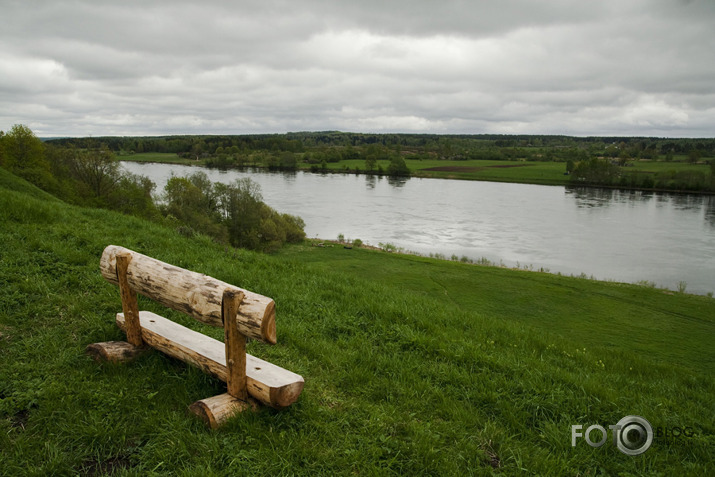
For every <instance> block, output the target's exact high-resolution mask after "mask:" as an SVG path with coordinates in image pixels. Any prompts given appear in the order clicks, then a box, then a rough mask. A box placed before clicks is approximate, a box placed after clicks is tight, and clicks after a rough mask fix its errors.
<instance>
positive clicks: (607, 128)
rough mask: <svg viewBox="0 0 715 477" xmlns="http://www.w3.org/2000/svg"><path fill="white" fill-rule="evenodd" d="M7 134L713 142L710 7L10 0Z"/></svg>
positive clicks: (687, 1) (4, 40)
mask: <svg viewBox="0 0 715 477" xmlns="http://www.w3.org/2000/svg"><path fill="white" fill-rule="evenodd" d="M0 14H1V15H2V19H3V21H2V28H1V29H0V129H4V130H7V129H9V128H10V127H11V126H12V125H13V124H17V123H20V124H25V125H27V126H29V127H30V128H32V130H33V131H34V132H35V133H36V134H37V135H38V136H89V135H93V136H100V135H163V134H200V133H209V134H246V133H261V132H268V133H270V132H287V131H316V130H341V131H355V132H429V133H475V134H478V133H505V134H511V133H519V134H570V135H629V136H630V135H645V136H674V137H713V136H715V0H598V1H590V0H588V1H587V0H538V1H537V0H498V1H497V0H472V1H466V0H463V1H456V0H455V1H453V0H435V1H427V0H380V1H376V0H360V1H356V0H351V1H320V0H286V1H279V0H256V1H244V0H241V1H228V0H227V1H213V0H201V1H181V0H171V1H152V0H139V1H134V0H122V1H100V0H86V1H82V0H75V1H65V0H49V1H44V0H18V1H12V0H0Z"/></svg>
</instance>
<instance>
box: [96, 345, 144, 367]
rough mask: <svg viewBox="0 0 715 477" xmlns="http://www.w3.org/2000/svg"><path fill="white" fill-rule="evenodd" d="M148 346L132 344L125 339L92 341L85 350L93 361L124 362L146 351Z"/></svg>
mask: <svg viewBox="0 0 715 477" xmlns="http://www.w3.org/2000/svg"><path fill="white" fill-rule="evenodd" d="M148 350H149V348H146V347H144V346H141V347H140V346H134V345H133V344H131V343H127V342H126V341H105V342H103V343H92V344H90V345H88V346H87V349H86V350H85V352H86V353H87V354H88V355H89V356H91V357H92V359H94V360H95V361H99V362H101V361H109V362H111V363H126V362H129V361H132V360H133V359H135V358H137V357H138V356H140V355H142V354H144V353H145V352H147V351H148Z"/></svg>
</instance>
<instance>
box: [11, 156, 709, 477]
mask: <svg viewBox="0 0 715 477" xmlns="http://www.w3.org/2000/svg"><path fill="white" fill-rule="evenodd" d="M0 241H2V244H3V246H2V248H0V360H1V361H0V362H2V366H0V428H1V431H2V432H0V448H1V449H2V453H0V475H109V474H111V475H137V476H139V475H142V476H143V475H185V476H193V475H208V476H210V475H234V474H237V475H248V474H255V475H268V474H270V475H274V474H276V475H295V474H299V475H347V474H368V475H491V474H493V475H522V474H532V475H574V476H575V475H582V476H583V475H614V474H621V475H664V476H665V475H674V474H676V475H708V474H712V473H713V471H715V466H714V465H713V461H712V449H713V445H714V444H715V437H713V430H714V427H715V426H714V425H713V422H714V420H713V408H712V396H713V394H714V392H715V381H714V380H713V371H714V370H715V353H714V352H713V348H712V344H711V342H712V337H713V335H714V334H715V300H713V299H711V298H707V297H703V296H693V295H687V294H682V293H673V292H667V291H664V290H658V289H652V288H647V287H638V286H635V285H626V284H618V283H605V282H597V281H591V280H585V279H576V278H567V277H559V276H553V275H548V274H540V273H536V272H526V271H516V270H508V269H502V268H492V267H483V266H476V265H468V264H460V263H452V262H446V261H439V260H431V259H427V258H422V257H412V256H402V255H395V254H387V253H384V252H377V251H372V250H363V249H356V248H353V249H351V250H347V249H344V248H342V247H337V246H333V247H315V246H313V245H312V244H311V243H309V242H306V244H304V245H299V246H294V247H291V248H287V249H284V250H283V251H281V252H280V253H278V254H276V255H263V254H257V253H252V252H248V251H244V250H236V249H230V248H226V247H224V246H220V245H217V244H215V243H213V242H211V241H210V240H209V239H208V238H205V237H202V236H198V237H194V238H185V237H183V236H181V235H180V234H178V233H177V232H176V231H175V230H173V229H171V228H166V227H162V226H160V225H157V224H154V223H150V222H146V221H143V220H139V219H136V218H132V217H128V216H124V215H121V214H117V213H112V212H108V211H101V210H94V209H85V208H79V207H72V206H68V205H66V204H64V203H62V202H60V201H58V200H56V199H53V198H52V197H51V196H48V195H47V194H45V193H42V192H40V191H39V190H37V189H36V188H34V187H33V186H30V185H28V184H27V183H25V182H23V181H21V180H19V179H17V178H15V177H14V176H12V175H10V174H9V173H7V172H6V171H4V170H3V169H0ZM108 244H117V245H123V246H126V247H128V248H131V249H134V250H137V251H140V252H142V253H145V254H147V255H150V256H153V257H156V258H158V259H160V260H164V261H166V262H169V263H172V264H175V265H178V266H181V267H185V268H189V269H192V270H196V271H199V272H202V273H205V274H208V275H211V276H214V277H216V278H219V279H221V280H224V281H226V282H229V283H233V284H236V285H238V286H241V287H244V288H247V289H250V290H252V291H255V292H257V293H261V294H264V295H267V296H270V297H272V298H274V299H275V301H276V304H277V310H278V321H277V326H278V345H276V346H274V347H268V346H265V345H261V344H259V343H250V344H249V352H251V353H252V354H254V355H256V356H258V357H261V358H263V359H267V360H269V361H271V362H274V363H275V364H278V365H280V366H283V367H285V368H287V369H290V370H292V371H295V372H297V373H299V374H301V375H302V376H304V377H305V379H306V385H305V389H304V391H303V394H302V396H301V397H300V399H299V401H298V402H297V403H296V404H295V405H293V406H291V407H290V408H288V409H285V410H283V411H274V410H271V409H261V410H260V411H258V412H256V413H246V414H242V415H239V416H237V417H235V418H234V419H233V420H231V421H230V422H229V424H228V425H227V426H226V427H225V428H223V429H221V430H219V431H210V430H208V429H206V428H205V426H204V425H203V423H201V422H200V421H198V420H196V419H195V418H194V417H193V416H190V415H189V414H188V413H187V411H186V407H187V406H188V405H189V404H190V403H192V402H193V401H195V400H197V399H202V398H205V397H208V396H212V395H215V394H218V393H220V392H223V389H225V388H224V387H223V385H222V383H221V382H219V381H217V380H215V379H213V378H210V377H208V376H206V375H204V374H202V373H201V372H199V371H197V370H196V369H194V368H191V367H188V366H186V365H184V364H183V363H181V362H179V361H176V360H173V359H170V358H167V357H165V356H163V355H161V354H159V353H151V354H148V355H146V356H144V357H142V358H140V359H139V360H137V361H135V362H134V363H131V364H125V365H109V364H103V365H100V364H97V363H95V362H93V361H92V360H91V359H90V358H89V357H87V356H86V355H85V354H84V348H85V347H86V346H87V344H89V343H93V342H97V341H107V340H121V339H123V334H122V333H121V331H119V330H118V329H117V327H116V326H115V325H114V324H113V315H114V313H115V312H117V311H118V309H119V308H120V300H119V293H118V291H117V289H116V287H115V286H113V285H110V284H108V283H106V282H105V281H104V280H103V279H102V277H101V276H100V274H99V268H98V260H99V257H100V255H101V252H102V250H103V249H104V247H105V246H106V245H108ZM140 307H141V308H143V309H149V310H151V311H154V312H157V313H160V314H164V315H165V316H168V317H171V318H172V319H176V320H177V321H181V322H182V323H183V324H185V325H187V326H190V327H192V328H195V329H200V330H202V331H203V332H204V333H207V334H211V335H212V336H214V337H216V338H221V337H222V335H223V331H222V330H221V329H217V328H206V327H204V326H203V325H200V324H198V323H196V322H194V321H192V320H189V319H185V318H182V317H180V316H178V314H176V313H173V312H172V313H167V312H165V310H164V309H162V307H160V306H159V305H156V304H154V303H151V302H148V301H147V300H144V299H140ZM630 414H634V415H640V416H643V417H645V418H646V419H648V420H649V421H650V423H651V424H652V425H653V427H654V428H656V429H661V430H672V429H674V428H676V427H677V428H679V429H688V436H683V435H680V436H678V437H677V438H670V439H665V438H664V437H663V436H662V435H661V436H660V437H658V436H656V438H655V439H654V441H653V444H652V446H651V448H650V449H648V450H647V451H646V452H645V453H644V454H642V455H639V456H628V455H625V454H623V453H621V452H620V451H619V450H618V449H617V448H616V447H615V446H614V445H612V443H611V441H610V440H609V442H607V443H606V444H605V445H604V446H602V447H599V448H592V447H590V446H588V445H587V444H586V443H585V442H584V441H583V439H581V440H580V441H579V442H577V445H576V446H575V447H572V446H571V426H572V425H574V424H582V425H584V428H585V427H588V426H589V425H591V424H601V425H603V426H604V427H607V426H608V425H609V424H615V423H616V422H617V421H618V420H620V419H621V418H622V417H624V416H626V415H630Z"/></svg>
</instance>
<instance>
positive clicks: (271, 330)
mask: <svg viewBox="0 0 715 477" xmlns="http://www.w3.org/2000/svg"><path fill="white" fill-rule="evenodd" d="M261 335H262V336H263V340H264V341H265V342H266V343H268V344H272V345H274V344H276V343H277V342H278V338H277V337H276V302H274V301H273V300H271V301H270V302H269V303H268V304H267V305H266V313H265V314H264V315H263V321H261Z"/></svg>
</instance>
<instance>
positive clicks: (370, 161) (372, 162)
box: [365, 154, 377, 172]
mask: <svg viewBox="0 0 715 477" xmlns="http://www.w3.org/2000/svg"><path fill="white" fill-rule="evenodd" d="M375 166H377V156H376V155H375V154H369V155H368V156H367V157H366V158H365V169H366V170H367V171H369V172H372V171H374V170H375Z"/></svg>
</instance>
